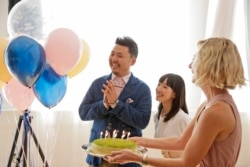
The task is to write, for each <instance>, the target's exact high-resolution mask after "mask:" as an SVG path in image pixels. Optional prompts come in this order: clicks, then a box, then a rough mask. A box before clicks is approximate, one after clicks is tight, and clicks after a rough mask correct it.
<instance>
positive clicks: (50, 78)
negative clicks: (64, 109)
mask: <svg viewBox="0 0 250 167" xmlns="http://www.w3.org/2000/svg"><path fill="white" fill-rule="evenodd" d="M66 89H67V76H66V75H63V76H60V75H58V74H57V73H56V72H55V71H54V70H53V69H52V67H50V66H49V64H46V66H45V68H44V71H43V72H42V74H41V75H40V76H39V78H38V80H37V81H36V83H35V84H34V86H33V90H34V93H35V96H36V97H37V99H38V100H39V101H40V102H41V103H42V104H43V105H44V106H45V107H48V108H52V107H54V106H56V105H57V104H58V103H59V102H60V101H61V100H62V99H63V97H64V95H65V93H66Z"/></svg>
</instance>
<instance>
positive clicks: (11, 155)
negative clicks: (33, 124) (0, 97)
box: [7, 116, 23, 167]
mask: <svg viewBox="0 0 250 167" xmlns="http://www.w3.org/2000/svg"><path fill="white" fill-rule="evenodd" d="M22 119H23V118H22V116H20V117H19V121H18V126H17V129H16V133H15V137H14V141H13V144H12V148H11V152H10V157H9V161H8V166H7V167H11V162H12V161H13V156H14V151H15V147H16V144H17V139H18V136H19V132H20V128H21V125H22Z"/></svg>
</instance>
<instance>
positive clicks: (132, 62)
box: [131, 57, 136, 66]
mask: <svg viewBox="0 0 250 167" xmlns="http://www.w3.org/2000/svg"><path fill="white" fill-rule="evenodd" d="M135 63H136V58H135V57H133V58H132V61H131V66H133V65H134V64H135Z"/></svg>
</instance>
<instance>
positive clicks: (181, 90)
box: [157, 73, 188, 122]
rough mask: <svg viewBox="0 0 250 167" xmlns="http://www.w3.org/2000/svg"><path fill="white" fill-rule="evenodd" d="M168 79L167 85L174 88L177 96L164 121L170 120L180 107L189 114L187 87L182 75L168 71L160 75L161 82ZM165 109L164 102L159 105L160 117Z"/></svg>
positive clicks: (158, 115)
mask: <svg viewBox="0 0 250 167" xmlns="http://www.w3.org/2000/svg"><path fill="white" fill-rule="evenodd" d="M166 79H167V83H166V84H167V86H169V87H170V88H172V89H173V91H174V92H175V98H174V99H173V102H172V108H171V109H170V111H169V113H168V114H167V115H166V116H165V118H164V122H166V121H168V120H170V119H171V118H172V117H173V116H175V115H176V114H177V113H178V111H179V110H180V109H182V110H183V111H184V112H185V113H187V114H188V108H187V104H186V89H185V82H184V80H183V79H182V77H181V76H179V75H177V74H173V73H168V74H165V75H163V76H161V77H160V79H159V83H163V82H164V81H165V80H166ZM162 109H163V105H162V103H160V104H159V106H158V114H157V117H158V119H159V118H160V115H161V112H162Z"/></svg>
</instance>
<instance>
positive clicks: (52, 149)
mask: <svg viewBox="0 0 250 167" xmlns="http://www.w3.org/2000/svg"><path fill="white" fill-rule="evenodd" d="M62 115H63V114H60V115H59V117H57V118H59V122H62V120H63V116H62ZM46 124H47V125H50V124H49V123H46ZM55 124H56V125H57V126H56V128H55V131H54V135H53V136H54V137H53V139H54V140H52V141H50V140H51V139H50V140H49V136H52V135H50V134H49V131H47V134H46V141H45V146H47V147H46V148H51V149H50V150H45V152H47V153H48V155H51V157H49V158H48V157H47V159H49V165H50V166H51V163H52V160H53V159H54V152H55V145H56V143H57V142H56V141H57V139H58V131H59V129H60V128H61V124H60V123H55ZM51 143H52V145H50V146H49V144H51Z"/></svg>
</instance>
